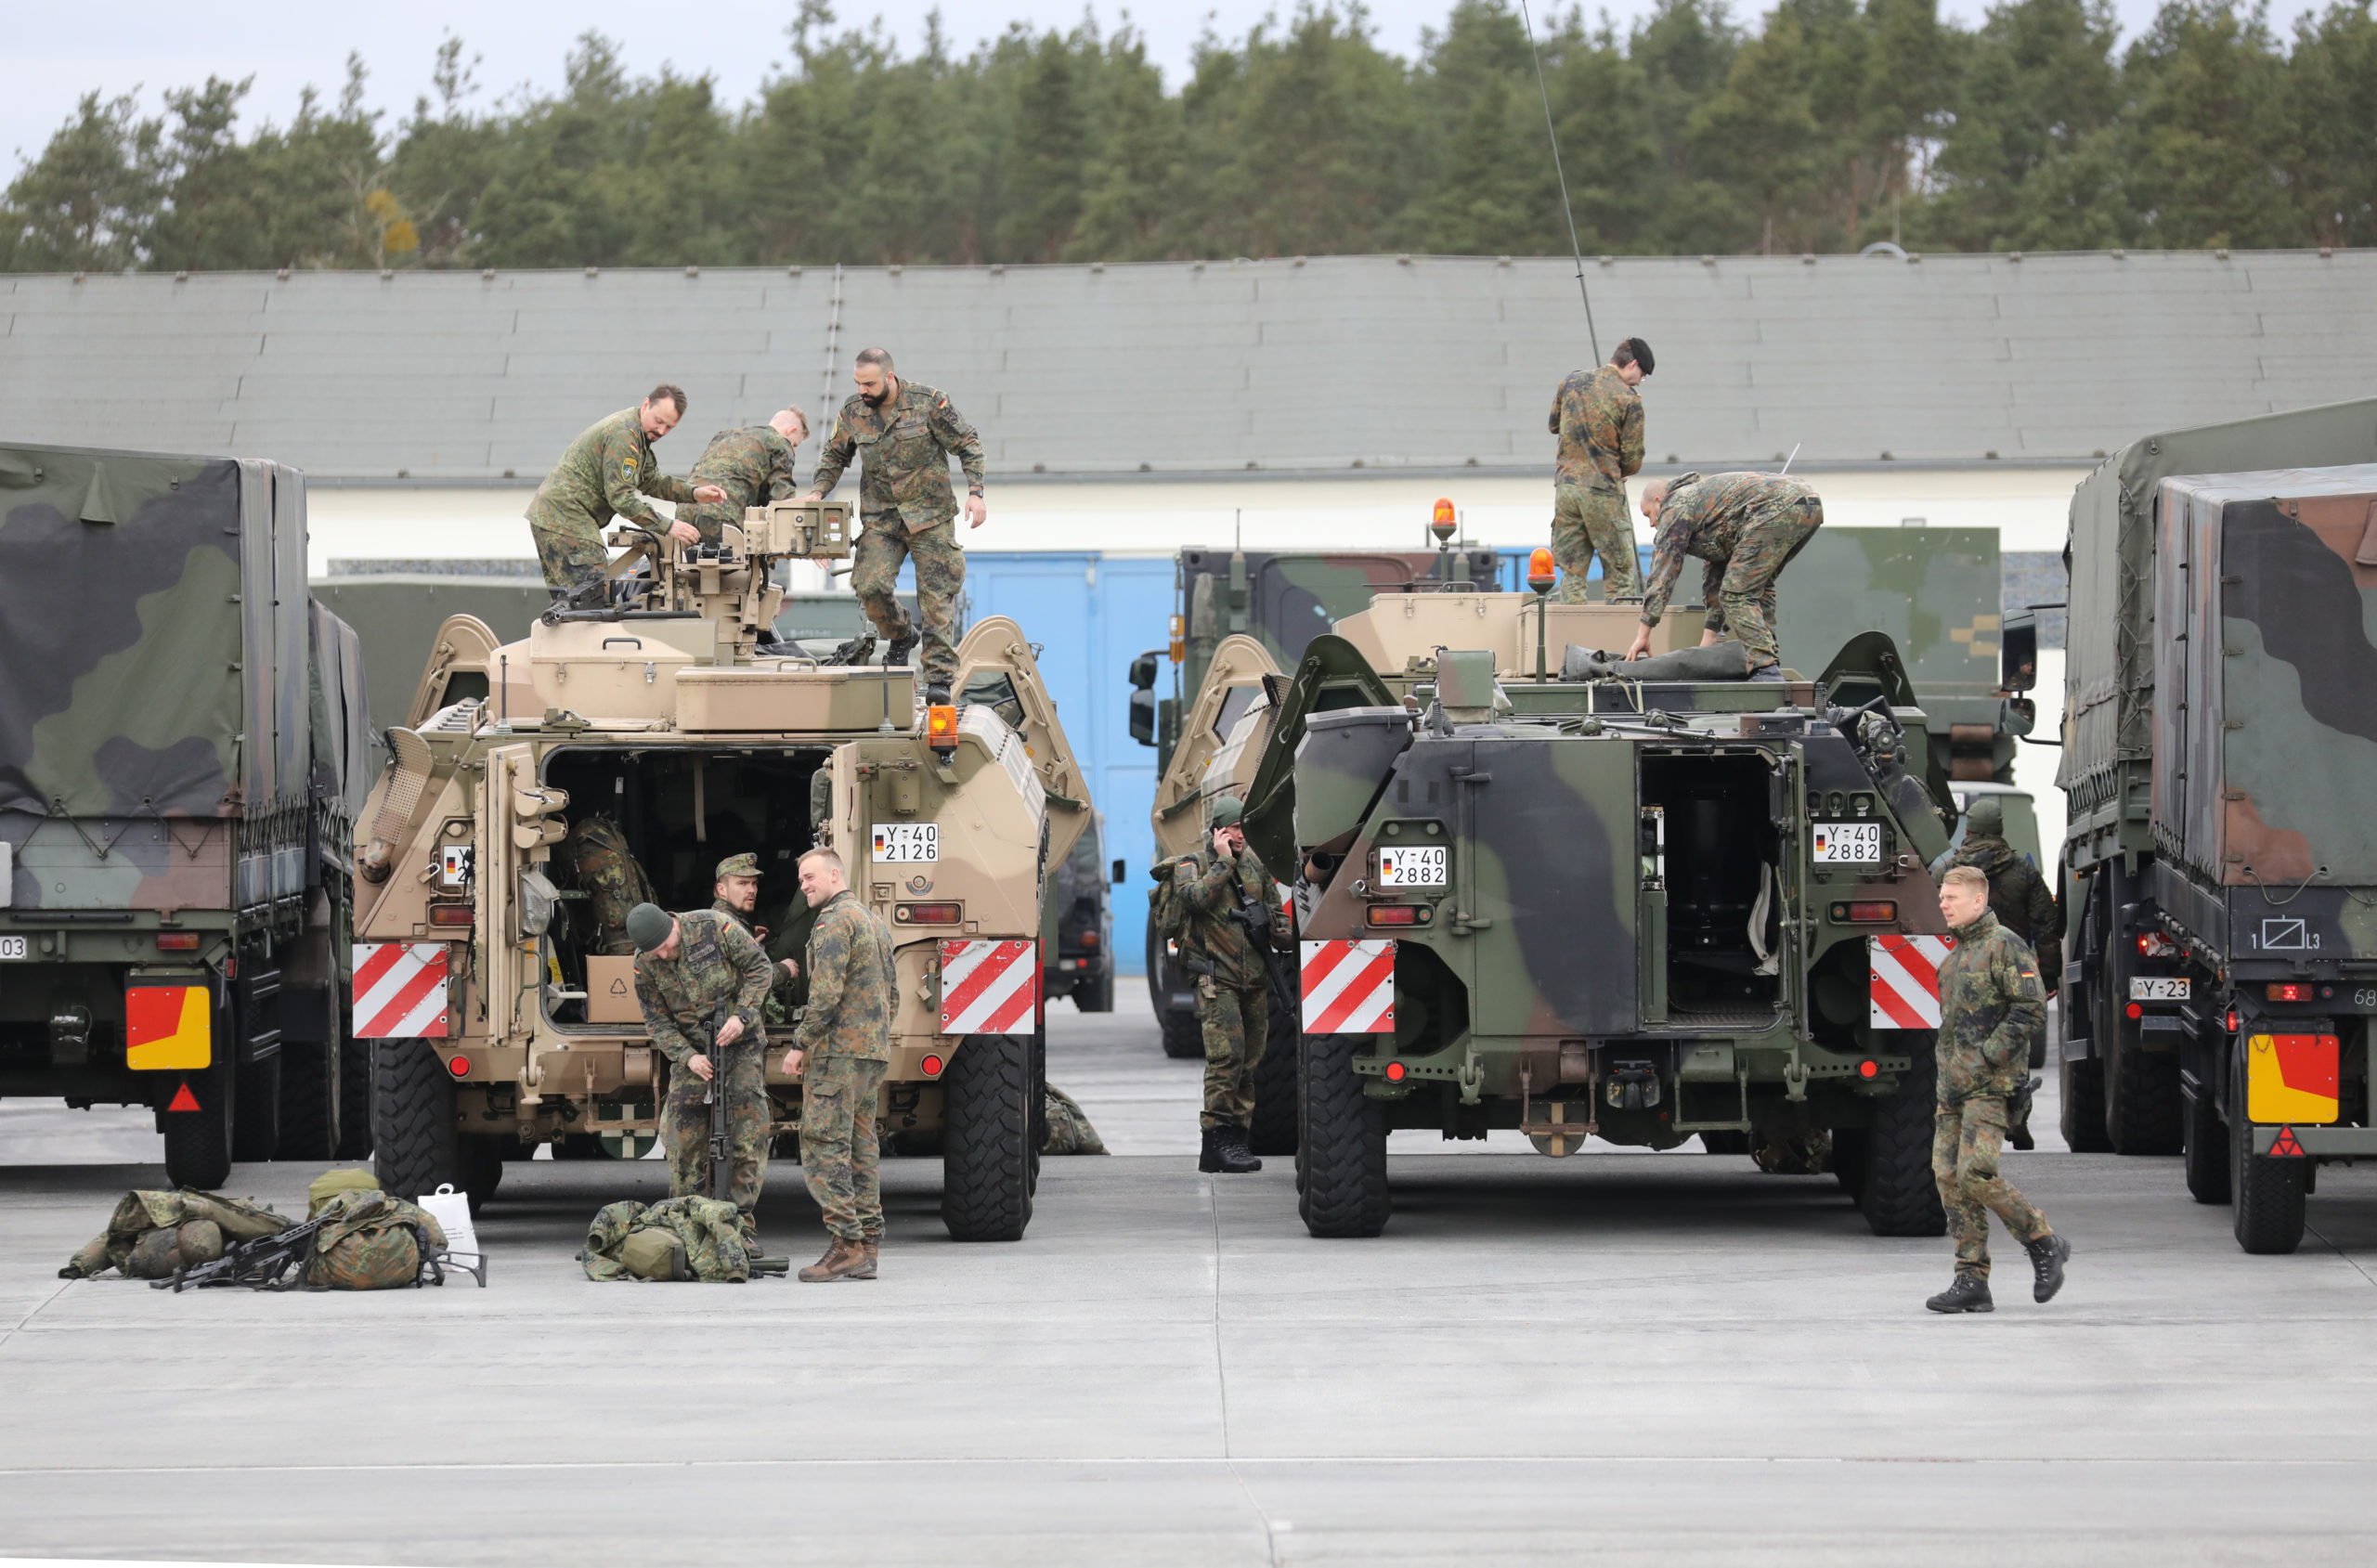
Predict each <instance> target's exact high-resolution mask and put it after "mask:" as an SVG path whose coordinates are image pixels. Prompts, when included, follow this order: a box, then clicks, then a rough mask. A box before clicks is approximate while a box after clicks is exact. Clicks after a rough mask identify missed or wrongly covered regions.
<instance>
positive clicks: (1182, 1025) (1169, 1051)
mask: <svg viewBox="0 0 2377 1568" xmlns="http://www.w3.org/2000/svg"><path fill="white" fill-rule="evenodd" d="M1155 1017H1156V1026H1157V1027H1158V1028H1159V1029H1161V1030H1163V1054H1164V1055H1165V1056H1170V1057H1172V1058H1173V1059H1174V1060H1175V1061H1187V1060H1189V1059H1190V1058H1191V1057H1196V1058H1200V1059H1201V1058H1202V1057H1203V1056H1204V1055H1205V1026H1204V1025H1203V1024H1201V1023H1200V1022H1199V1021H1198V1018H1197V1015H1196V1014H1195V1013H1193V1012H1189V1013H1175V1012H1169V1011H1166V1010H1163V1009H1162V1008H1159V1009H1158V1010H1157V1012H1156V1016H1155Z"/></svg>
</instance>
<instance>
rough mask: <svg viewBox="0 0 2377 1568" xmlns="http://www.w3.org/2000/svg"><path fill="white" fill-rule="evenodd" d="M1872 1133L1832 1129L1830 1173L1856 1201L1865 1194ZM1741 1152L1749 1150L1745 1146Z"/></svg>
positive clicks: (1843, 1128) (1849, 1128)
mask: <svg viewBox="0 0 2377 1568" xmlns="http://www.w3.org/2000/svg"><path fill="white" fill-rule="evenodd" d="M1873 1141H1874V1137H1873V1134H1871V1133H1869V1132H1867V1131H1866V1130H1865V1129H1864V1128H1863V1127H1836V1128H1834V1129H1833V1130H1832V1174H1833V1179H1834V1180H1835V1181H1838V1183H1839V1184H1840V1190H1841V1191H1843V1192H1845V1193H1847V1194H1848V1195H1849V1201H1850V1202H1851V1203H1854V1202H1856V1201H1857V1200H1858V1199H1861V1198H1863V1197H1864V1194H1865V1166H1866V1163H1867V1160H1868V1159H1869V1157H1870V1156H1871V1154H1872V1152H1873V1149H1872V1146H1873ZM1742 1152H1743V1153H1745V1154H1747V1153H1748V1152H1749V1151H1748V1150H1747V1148H1745V1149H1744V1150H1743V1151H1742Z"/></svg>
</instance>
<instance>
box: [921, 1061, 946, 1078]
mask: <svg viewBox="0 0 2377 1568" xmlns="http://www.w3.org/2000/svg"><path fill="white" fill-rule="evenodd" d="M946 1065H947V1064H946V1063H944V1062H943V1061H942V1059H941V1058H940V1057H939V1056H927V1057H926V1058H925V1059H924V1060H923V1061H921V1062H918V1063H917V1064H916V1066H917V1068H918V1069H920V1070H921V1071H922V1072H923V1073H924V1075H925V1076H926V1077H927V1078H939V1077H940V1076H941V1069H942V1068H943V1067H944V1066H946Z"/></svg>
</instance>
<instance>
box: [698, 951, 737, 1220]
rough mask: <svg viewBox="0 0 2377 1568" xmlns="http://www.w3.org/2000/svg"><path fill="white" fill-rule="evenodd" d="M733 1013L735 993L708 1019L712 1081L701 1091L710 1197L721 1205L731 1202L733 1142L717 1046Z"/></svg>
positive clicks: (723, 1066) (722, 1057)
mask: <svg viewBox="0 0 2377 1568" xmlns="http://www.w3.org/2000/svg"><path fill="white" fill-rule="evenodd" d="M733 1011H734V994H733V993H732V992H729V993H728V994H727V995H725V996H723V997H721V998H720V999H719V1004H718V1006H717V1008H716V1010H715V1011H713V1012H712V1013H711V1014H710V1016H709V1082H708V1084H707V1085H706V1086H705V1087H704V1088H703V1090H702V1103H703V1104H705V1105H707V1106H708V1107H709V1196H710V1197H712V1198H715V1199H719V1200H720V1201H721V1202H728V1201H732V1195H733V1191H734V1137H733V1135H732V1134H730V1133H729V1132H728V1131H727V1122H726V1055H725V1051H724V1049H723V1048H721V1046H720V1044H719V1043H718V1031H719V1030H722V1029H724V1028H725V1027H726V1018H727V1015H728V1014H729V1013H731V1012H733Z"/></svg>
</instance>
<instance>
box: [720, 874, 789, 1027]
mask: <svg viewBox="0 0 2377 1568" xmlns="http://www.w3.org/2000/svg"><path fill="white" fill-rule="evenodd" d="M710 895H711V903H710V906H709V907H710V909H711V911H712V912H713V913H715V914H722V915H724V916H726V918H727V919H729V920H732V921H734V923H735V924H736V925H737V926H740V927H743V934H744V935H745V936H747V937H749V938H750V939H751V940H753V941H755V942H759V943H760V944H762V948H763V951H765V952H766V953H767V955H768V962H769V963H770V965H773V968H772V970H771V973H773V975H774V977H775V978H774V979H773V980H772V981H771V982H770V983H769V986H768V1004H767V1007H766V1009H765V1010H764V1016H765V1017H766V1020H767V1021H768V1022H769V1023H772V1024H780V1023H783V1022H785V1021H786V1020H787V1019H789V1018H790V1017H792V1009H793V1008H795V1007H797V1006H799V1003H798V1002H796V1001H795V1000H794V999H793V991H794V988H795V987H796V986H797V985H798V984H799V976H800V961H799V959H795V958H779V957H778V956H777V954H776V950H775V948H774V947H773V945H772V944H770V943H769V941H768V928H767V927H765V926H758V925H754V924H753V923H752V918H751V915H752V911H754V910H756V909H758V908H759V906H760V857H759V856H757V855H754V854H749V853H744V854H740V855H729V856H727V857H726V858H725V859H724V860H722V861H721V862H718V875H717V879H716V880H715V881H714V882H712V883H711V885H710ZM807 934H808V933H807V932H805V931H804V932H803V933H802V936H803V938H804V949H801V950H796V951H804V950H805V939H806V937H807Z"/></svg>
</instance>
